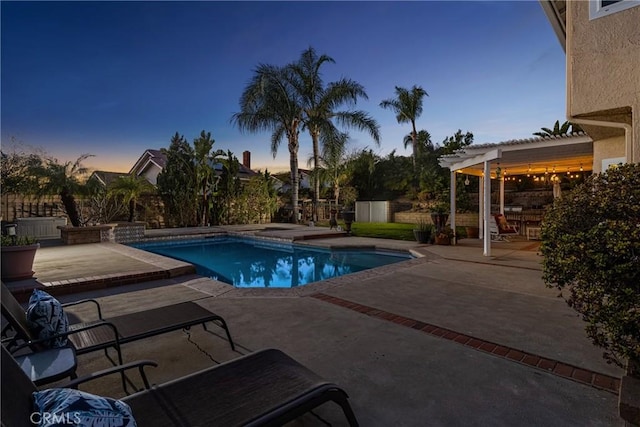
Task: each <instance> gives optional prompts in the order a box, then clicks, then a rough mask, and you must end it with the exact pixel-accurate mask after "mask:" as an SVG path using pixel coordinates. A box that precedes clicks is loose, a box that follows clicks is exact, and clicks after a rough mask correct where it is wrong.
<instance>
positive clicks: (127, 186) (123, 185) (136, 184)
mask: <svg viewBox="0 0 640 427" xmlns="http://www.w3.org/2000/svg"><path fill="white" fill-rule="evenodd" d="M108 192H109V194H110V195H111V196H120V197H122V200H123V202H124V203H128V204H129V219H128V220H127V221H128V222H133V221H134V219H135V212H136V201H137V200H138V199H139V198H140V196H142V195H143V194H148V193H153V192H155V187H154V186H153V185H152V184H151V183H150V182H149V181H147V179H146V178H144V177H142V176H138V175H135V174H129V175H126V176H121V177H119V178H118V179H116V180H115V181H113V182H112V183H111V185H109V190H108Z"/></svg>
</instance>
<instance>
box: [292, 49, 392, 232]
mask: <svg viewBox="0 0 640 427" xmlns="http://www.w3.org/2000/svg"><path fill="white" fill-rule="evenodd" d="M325 62H326V63H335V61H334V60H333V58H331V57H329V56H327V55H320V56H318V54H317V53H316V51H315V49H314V48H312V47H309V48H308V49H306V50H305V51H303V52H302V54H301V56H300V59H299V60H298V62H296V63H293V64H291V65H290V68H291V70H292V72H293V75H294V76H295V87H296V88H297V90H299V91H300V93H301V98H302V100H303V102H304V105H303V111H304V116H303V129H307V130H308V131H309V135H310V136H311V142H312V146H313V167H314V169H313V171H314V172H313V174H314V192H313V206H314V209H313V215H314V219H317V206H318V197H319V194H320V179H319V177H318V170H317V169H318V166H319V158H320V138H321V137H322V145H323V146H325V147H326V146H328V145H331V144H334V143H336V141H339V140H340V132H339V131H338V130H337V129H336V127H335V125H334V123H333V120H334V119H335V121H336V122H337V123H338V125H340V126H342V127H346V128H353V129H357V130H360V131H366V132H369V134H370V135H371V137H372V138H373V140H374V141H375V143H376V145H380V130H379V126H378V124H377V123H376V121H375V120H374V119H373V118H371V117H370V116H369V115H368V114H367V113H365V112H363V111H354V110H345V111H336V109H338V108H340V107H341V106H342V105H347V106H354V105H355V104H356V103H357V101H358V98H363V99H368V97H367V93H366V92H365V90H364V87H363V86H362V85H360V84H359V83H357V82H355V81H353V80H350V79H345V78H342V79H340V80H338V81H336V82H332V83H329V84H328V85H327V87H324V84H323V81H322V76H321V73H320V67H321V66H322V65H323V64H324V63H325Z"/></svg>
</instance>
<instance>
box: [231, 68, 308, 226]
mask: <svg viewBox="0 0 640 427" xmlns="http://www.w3.org/2000/svg"><path fill="white" fill-rule="evenodd" d="M303 105H304V102H303V100H302V98H301V96H300V91H299V90H298V87H297V85H296V82H295V78H294V76H293V75H292V72H291V69H290V67H277V66H273V65H266V64H261V65H258V67H257V68H256V70H255V71H254V75H253V77H252V78H251V80H250V81H249V84H248V85H247V87H245V89H244V91H243V92H242V96H241V97H240V112H238V113H235V114H234V115H233V116H232V119H231V121H232V122H233V123H234V124H235V125H236V126H238V128H239V129H240V130H241V131H249V132H252V133H257V132H261V131H270V132H271V153H272V154H273V156H274V157H275V156H276V154H277V151H278V147H279V146H280V143H281V142H282V140H283V139H284V138H285V137H286V139H287V142H288V148H289V163H290V166H291V204H292V208H293V217H292V222H294V223H295V222H297V221H298V215H297V211H298V189H299V186H300V183H299V179H300V178H299V175H298V150H299V148H300V144H299V140H298V136H299V133H300V128H301V126H302V116H303V111H302V106H303Z"/></svg>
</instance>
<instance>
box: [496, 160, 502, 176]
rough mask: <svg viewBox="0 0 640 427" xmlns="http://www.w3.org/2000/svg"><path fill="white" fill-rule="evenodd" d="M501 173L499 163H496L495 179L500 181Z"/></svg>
mask: <svg viewBox="0 0 640 427" xmlns="http://www.w3.org/2000/svg"><path fill="white" fill-rule="evenodd" d="M501 173H502V169H500V163H498V167H497V168H496V179H500V174H501Z"/></svg>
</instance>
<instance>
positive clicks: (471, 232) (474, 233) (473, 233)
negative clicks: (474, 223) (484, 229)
mask: <svg viewBox="0 0 640 427" xmlns="http://www.w3.org/2000/svg"><path fill="white" fill-rule="evenodd" d="M465 231H466V232H467V238H468V239H477V238H478V237H480V227H465Z"/></svg>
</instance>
